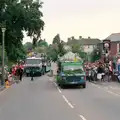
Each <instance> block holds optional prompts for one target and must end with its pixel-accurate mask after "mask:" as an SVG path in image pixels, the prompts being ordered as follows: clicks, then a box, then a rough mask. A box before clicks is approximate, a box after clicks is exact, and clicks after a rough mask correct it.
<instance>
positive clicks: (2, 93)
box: [0, 88, 9, 95]
mask: <svg viewBox="0 0 120 120" xmlns="http://www.w3.org/2000/svg"><path fill="white" fill-rule="evenodd" d="M8 89H9V88H5V89H4V90H2V91H1V92H0V95H1V94H3V93H4V92H5V91H7V90H8Z"/></svg>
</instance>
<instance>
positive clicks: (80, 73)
mask: <svg viewBox="0 0 120 120" xmlns="http://www.w3.org/2000/svg"><path fill="white" fill-rule="evenodd" d="M57 83H58V85H60V86H65V85H79V86H83V88H85V87H86V77H85V72H84V69H83V65H82V64H81V63H80V62H63V63H59V65H58V71H57Z"/></svg>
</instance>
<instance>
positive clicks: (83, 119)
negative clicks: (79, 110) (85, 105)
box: [79, 115, 87, 120]
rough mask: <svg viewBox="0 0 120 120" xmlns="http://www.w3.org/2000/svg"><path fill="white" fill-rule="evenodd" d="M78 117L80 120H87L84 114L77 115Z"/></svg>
mask: <svg viewBox="0 0 120 120" xmlns="http://www.w3.org/2000/svg"><path fill="white" fill-rule="evenodd" d="M79 117H80V118H81V119H82V120H87V119H86V118H85V117H84V116H82V115H79Z"/></svg>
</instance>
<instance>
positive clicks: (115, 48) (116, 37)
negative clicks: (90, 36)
mask: <svg viewBox="0 0 120 120" xmlns="http://www.w3.org/2000/svg"><path fill="white" fill-rule="evenodd" d="M106 40H110V41H111V47H110V56H111V57H116V56H118V55H119V53H120V33H113V34H111V35H110V36H108V37H107V38H106ZM102 47H103V46H102ZM102 49H103V48H102Z"/></svg>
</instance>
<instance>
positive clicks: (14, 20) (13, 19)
mask: <svg viewBox="0 0 120 120" xmlns="http://www.w3.org/2000/svg"><path fill="white" fill-rule="evenodd" d="M42 4H43V3H42V2H36V1H34V0H1V2H0V23H3V22H5V24H6V28H7V30H6V36H5V48H6V52H7V55H8V58H9V59H10V60H14V61H16V60H17V59H19V58H21V57H23V56H24V55H25V51H24V49H23V45H22V40H23V37H24V36H23V31H26V32H27V35H28V36H30V37H33V43H34V44H35V43H36V42H37V40H38V39H39V38H40V35H41V31H42V30H43V27H44V21H43V20H42V17H43V14H42V12H41V11H40V8H42ZM1 34H2V33H1V32H0V43H2V39H1V38H2V35H1ZM23 54H24V55H23Z"/></svg>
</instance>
